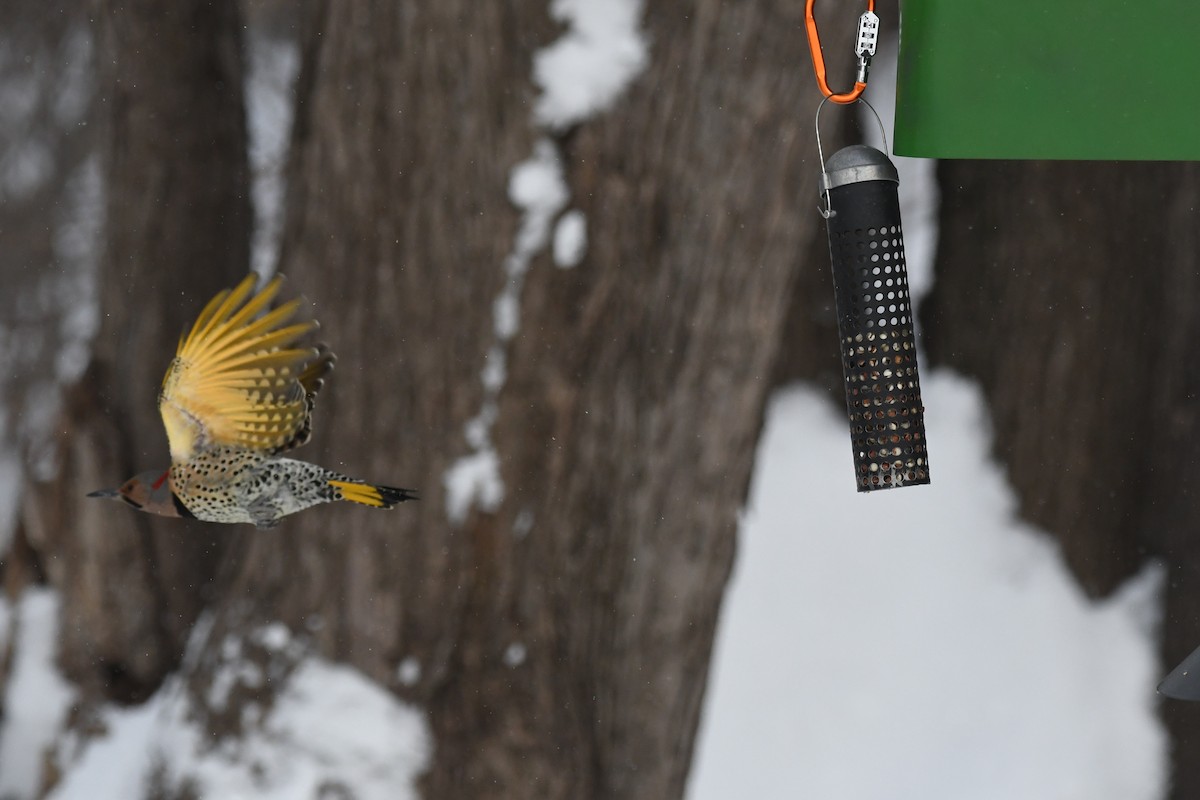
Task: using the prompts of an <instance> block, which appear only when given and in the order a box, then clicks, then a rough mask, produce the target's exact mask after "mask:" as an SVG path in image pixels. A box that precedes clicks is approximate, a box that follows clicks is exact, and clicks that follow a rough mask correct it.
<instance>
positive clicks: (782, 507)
mask: <svg viewBox="0 0 1200 800" xmlns="http://www.w3.org/2000/svg"><path fill="white" fill-rule="evenodd" d="M923 389H924V398H925V405H926V409H927V416H926V425H927V427H928V437H929V452H930V468H931V473H932V478H933V482H932V484H931V485H930V486H915V487H910V488H903V489H893V490H888V491H885V492H878V493H875V494H871V495H866V496H859V495H858V494H857V493H856V492H855V488H854V479H853V472H852V464H851V458H850V440H849V433H848V431H847V430H846V427H845V423H844V415H842V414H839V413H838V410H837V409H836V408H835V407H834V405H833V404H831V403H830V402H829V401H828V398H826V397H824V396H821V395H819V394H818V393H817V392H816V391H815V390H813V389H811V388H807V387H803V386H798V387H795V388H793V389H790V390H787V391H783V392H780V393H778V394H777V395H776V397H775V399H774V401H773V402H772V405H771V410H770V416H769V419H768V423H767V427H766V431H765V434H764V437H763V440H762V442H761V443H760V446H759V454H758V464H757V470H756V474H755V478H754V486H753V490H752V494H751V500H750V504H749V507H748V509H747V511H746V515H745V520H744V523H743V527H742V538H741V542H740V546H741V550H740V553H739V558H738V563H737V567H736V570H735V574H734V578H733V583H732V586H731V588H730V592H729V594H728V595H727V598H726V605H725V610H724V614H723V617H722V620H721V625H720V630H719V635H718V642H717V648H716V657H715V662H714V674H713V678H712V682H711V684H710V695H709V699H708V705H707V708H706V714H705V719H704V722H703V726H702V729H701V738H700V744H699V748H698V753H697V759H696V766H695V772H694V775H693V780H692V787H691V792H690V795H689V797H690V800H717V799H718V798H720V799H721V800H724V799H725V798H730V797H753V798H756V800H776V799H778V800H783V799H784V798H789V799H790V798H798V797H812V798H836V800H857V799H858V798H862V800H868V799H870V800H878V799H879V798H888V799H889V800H908V799H911V800H961V799H962V798H971V799H972V800H990V798H995V800H1002V799H1004V800H1011V798H1021V799H1022V800H1051V799H1053V800H1075V799H1077V800H1150V799H1151V798H1157V797H1161V796H1162V792H1163V789H1164V783H1165V779H1166V755H1167V740H1166V737H1165V734H1164V732H1163V730H1162V728H1161V727H1160V725H1159V723H1158V721H1157V719H1156V717H1155V700H1154V685H1155V682H1156V680H1157V678H1158V671H1159V668H1158V664H1157V662H1156V659H1155V656H1154V652H1155V647H1154V634H1155V623H1156V618H1157V615H1158V587H1159V582H1160V574H1159V570H1156V569H1148V570H1146V571H1145V572H1144V573H1143V574H1142V575H1141V576H1139V577H1138V578H1137V579H1135V580H1134V581H1131V582H1130V584H1129V585H1127V586H1126V587H1125V588H1124V589H1123V591H1122V592H1120V593H1119V594H1118V595H1117V596H1116V597H1114V598H1113V599H1111V600H1109V601H1107V602H1104V603H1099V604H1093V603H1090V602H1088V600H1087V599H1086V598H1085V597H1084V596H1083V594H1082V593H1081V592H1080V590H1079V589H1078V588H1077V586H1076V585H1075V583H1074V581H1073V579H1072V578H1071V577H1070V576H1069V575H1068V573H1067V571H1066V569H1065V567H1064V566H1063V563H1062V561H1061V558H1060V557H1059V554H1058V552H1057V550H1056V548H1055V546H1054V544H1053V543H1052V540H1051V539H1050V538H1049V537H1047V536H1046V535H1045V534H1043V533H1042V532H1040V531H1037V530H1034V529H1031V528H1030V527H1028V526H1026V525H1023V524H1021V523H1020V522H1018V521H1016V520H1015V519H1014V516H1013V514H1014V500H1013V497H1012V493H1011V491H1010V490H1009V488H1008V486H1007V484H1006V483H1005V480H1004V477H1003V475H1002V474H1001V472H1000V470H999V469H998V467H997V466H996V465H995V464H994V463H992V462H991V461H990V460H989V459H988V457H987V455H986V454H987V447H988V422H987V418H986V415H985V413H984V411H983V408H982V403H981V399H980V396H979V392H978V391H977V390H976V389H975V388H974V387H973V386H972V385H971V384H969V383H968V382H966V381H964V380H962V379H959V378H956V377H954V376H953V375H950V374H947V373H935V374H932V375H927V376H926V379H925V384H924V386H923Z"/></svg>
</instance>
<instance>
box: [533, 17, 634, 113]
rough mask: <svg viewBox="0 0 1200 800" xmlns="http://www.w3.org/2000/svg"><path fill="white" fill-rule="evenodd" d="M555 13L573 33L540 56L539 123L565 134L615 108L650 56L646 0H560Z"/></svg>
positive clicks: (537, 59) (536, 62) (536, 65)
mask: <svg viewBox="0 0 1200 800" xmlns="http://www.w3.org/2000/svg"><path fill="white" fill-rule="evenodd" d="M550 14H551V15H552V16H553V17H554V18H555V19H557V20H559V21H560V22H562V23H563V24H564V25H566V26H567V30H566V32H565V33H564V34H563V36H562V37H561V38H559V39H558V40H557V41H555V42H554V43H553V44H551V45H550V46H549V47H546V48H544V49H542V50H540V51H539V52H538V53H537V54H536V55H535V56H534V61H533V79H534V81H535V82H536V83H537V85H538V86H539V87H541V89H542V95H541V96H540V97H539V98H538V101H537V106H536V108H535V109H534V119H535V121H536V122H537V123H538V124H540V125H544V126H546V127H547V128H550V129H554V130H559V129H562V128H566V127H569V126H571V125H574V124H576V123H579V122H582V121H583V120H584V119H586V118H587V117H590V116H592V115H594V114H596V113H599V112H601V111H606V110H607V109H609V108H611V107H612V105H613V103H615V102H616V100H617V98H618V97H620V96H621V94H622V93H623V92H624V91H625V89H626V87H627V86H628V85H629V84H630V83H631V82H632V81H633V79H634V78H636V77H637V76H638V74H639V73H641V72H642V70H644V69H645V68H646V63H647V61H648V59H649V56H648V53H647V46H646V38H645V36H643V35H642V32H641V30H640V27H639V26H640V22H641V16H642V3H641V1H640V0H554V2H552V3H551V4H550Z"/></svg>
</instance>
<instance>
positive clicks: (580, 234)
mask: <svg viewBox="0 0 1200 800" xmlns="http://www.w3.org/2000/svg"><path fill="white" fill-rule="evenodd" d="M585 253H587V216H585V215H584V213H583V212H582V211H580V210H579V209H577V208H573V209H571V210H570V211H568V212H567V213H565V214H563V215H562V216H561V217H559V218H558V224H557V225H555V226H554V265H555V266H557V267H561V268H562V269H571V268H572V267H577V266H579V262H580V261H582V260H583V256H584V254H585Z"/></svg>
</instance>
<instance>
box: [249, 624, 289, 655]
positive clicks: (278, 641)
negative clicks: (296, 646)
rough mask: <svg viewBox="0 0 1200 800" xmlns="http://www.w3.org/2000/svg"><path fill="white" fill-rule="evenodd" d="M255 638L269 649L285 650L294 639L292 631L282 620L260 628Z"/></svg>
mask: <svg viewBox="0 0 1200 800" xmlns="http://www.w3.org/2000/svg"><path fill="white" fill-rule="evenodd" d="M254 638H255V640H256V641H258V643H259V644H261V645H262V646H263V647H265V648H267V649H268V650H283V649H284V648H285V647H287V646H288V644H289V643H290V642H291V641H292V632H291V631H289V630H288V627H287V625H284V624H283V623H282V622H272V623H270V624H268V625H264V626H262V627H261V628H259V629H258V630H257V631H256V632H255V637H254Z"/></svg>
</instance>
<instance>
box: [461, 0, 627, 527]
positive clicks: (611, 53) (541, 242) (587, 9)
mask: <svg viewBox="0 0 1200 800" xmlns="http://www.w3.org/2000/svg"><path fill="white" fill-rule="evenodd" d="M550 13H551V15H552V16H553V17H554V18H555V19H557V20H559V21H561V22H562V23H563V24H564V25H565V26H566V32H565V33H564V34H563V36H562V37H560V38H559V39H558V40H556V41H555V42H554V43H552V44H551V45H549V46H548V47H546V48H544V49H542V50H540V51H538V52H537V53H535V54H534V59H533V60H534V67H533V72H534V82H535V83H537V85H538V86H539V87H540V88H541V90H542V93H541V95H540V96H539V98H538V101H537V104H536V108H535V110H534V115H533V116H534V123H535V124H536V125H538V126H539V127H540V128H542V129H543V130H545V131H547V132H548V133H551V134H553V133H555V132H560V131H562V130H563V129H564V128H567V127H569V126H571V125H574V124H576V123H579V122H581V121H583V120H584V119H585V118H587V117H588V116H590V115H592V114H595V113H597V112H600V111H603V110H605V109H607V108H608V107H610V106H611V105H612V103H613V102H614V101H615V100H616V98H617V97H618V96H620V94H621V92H623V91H624V89H625V87H626V86H627V85H628V84H629V82H630V81H632V80H633V78H634V77H636V75H637V74H638V73H639V72H641V71H642V70H643V69H644V68H645V66H646V62H647V59H648V55H647V47H646V42H645V38H644V37H643V35H642V33H641V31H640V29H639V24H640V19H641V13H642V3H641V2H640V0H553V2H552V3H551V6H550ZM508 196H509V199H510V200H511V201H512V203H513V205H515V206H516V207H517V209H519V210H520V212H521V223H520V226H519V227H518V229H517V234H516V240H515V241H514V242H513V249H512V251H511V252H510V253H509V254H508V256H507V257H506V258H505V260H504V274H505V278H506V280H505V282H504V286H503V287H502V288H501V290H500V292H499V294H498V295H497V296H496V298H495V299H494V300H493V301H492V323H493V330H494V332H495V335H496V341H495V344H494V345H493V346H492V347H490V348H489V349H488V351H487V357H486V363H485V364H484V366H483V368H482V370H481V371H480V383H481V385H482V387H483V401H482V404H481V407H480V410H479V413H478V414H477V415H476V416H475V418H474V419H472V420H471V421H470V422H468V423H467V430H466V436H467V444H468V446H469V447H470V452H469V453H467V454H466V455H464V456H462V457H460V458H459V459H458V460H456V461H455V462H454V463H453V464H451V465H450V466H449V467H448V468H447V470H446V472H445V473H444V474H443V476H442V483H443V485H444V486H445V487H446V490H447V491H446V515H447V517H449V519H450V521H451V522H452V523H454V524H455V525H459V524H461V523H462V522H463V520H465V519H466V518H467V514H468V513H469V512H470V509H471V507H472V506H478V507H479V508H481V509H483V510H485V511H494V510H495V509H496V508H498V507H499V505H500V503H501V502H502V501H503V499H504V484H503V482H502V480H501V478H500V458H499V456H498V454H497V453H496V450H495V448H494V447H493V445H492V441H491V429H492V425H493V424H494V422H495V420H496V414H497V398H498V397H499V395H500V392H501V391H502V390H503V389H504V384H505V382H506V381H507V378H508V366H507V358H508V353H507V345H508V343H509V342H511V341H512V339H513V337H515V336H516V335H517V332H518V331H519V329H520V318H521V290H522V289H523V288H524V285H525V275H526V273H527V272H528V271H529V265H530V263H531V262H532V260H533V258H534V256H536V255H537V254H538V253H540V252H542V251H543V250H545V249H546V248H547V246H549V245H550V244H551V236H552V235H553V236H554V239H555V247H554V253H553V255H554V256H555V259H554V260H555V263H557V264H559V265H560V266H573V265H574V264H572V263H571V262H572V259H574V263H578V259H580V258H582V256H583V248H584V247H585V246H586V225H585V224H584V220H583V216H582V214H581V213H579V212H572V213H571V214H567V215H565V219H564V220H562V221H560V224H559V226H558V228H554V221H555V218H556V217H557V216H558V215H559V214H560V213H561V212H562V210H563V208H565V207H566V205H567V203H568V202H569V201H570V192H569V190H568V188H567V184H566V180H565V179H564V177H563V164H562V154H561V152H560V150H559V147H558V145H557V144H556V143H555V142H554V141H553V139H551V138H549V137H543V138H541V139H539V140H538V141H537V142H536V143H535V144H534V148H533V154H532V155H531V156H530V157H529V158H528V159H526V160H525V161H522V162H521V163H519V164H517V165H516V166H515V167H513V169H512V171H511V172H510V173H509V181H508ZM559 239H561V243H560V242H559Z"/></svg>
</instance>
